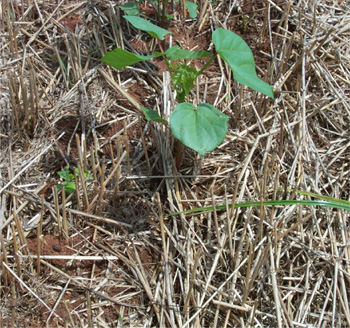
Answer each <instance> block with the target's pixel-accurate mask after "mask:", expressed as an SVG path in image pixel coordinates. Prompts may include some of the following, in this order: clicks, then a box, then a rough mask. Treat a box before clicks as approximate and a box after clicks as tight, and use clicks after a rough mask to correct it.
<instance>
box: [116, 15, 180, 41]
mask: <svg viewBox="0 0 350 328" xmlns="http://www.w3.org/2000/svg"><path fill="white" fill-rule="evenodd" d="M123 17H124V18H125V19H126V20H127V21H128V22H129V23H130V24H131V25H133V26H134V27H135V28H138V29H140V30H142V31H145V32H147V33H148V34H150V35H151V36H153V37H154V38H156V39H159V40H164V35H166V34H173V33H171V32H170V31H168V30H165V29H164V28H161V27H159V26H157V25H154V24H152V23H151V22H149V21H147V20H145V19H143V18H141V17H138V16H126V15H124V16H123Z"/></svg>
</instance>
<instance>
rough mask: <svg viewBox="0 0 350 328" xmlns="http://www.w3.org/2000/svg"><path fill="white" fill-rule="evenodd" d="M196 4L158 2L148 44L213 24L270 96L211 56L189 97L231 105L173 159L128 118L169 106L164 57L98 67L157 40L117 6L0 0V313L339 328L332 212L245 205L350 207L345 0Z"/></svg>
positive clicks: (130, 322)
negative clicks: (217, 137) (214, 136)
mask: <svg viewBox="0 0 350 328" xmlns="http://www.w3.org/2000/svg"><path fill="white" fill-rule="evenodd" d="M197 3H198V4H199V8H198V18H196V19H191V18H189V17H186V18H185V17H184V13H183V10H182V8H181V6H179V4H177V3H175V8H171V5H169V6H168V7H167V11H168V13H171V14H172V15H173V18H172V19H170V20H169V21H168V22H167V25H166V28H168V29H169V30H171V31H172V32H173V33H174V35H173V36H172V37H171V38H167V39H166V41H165V42H164V43H163V47H168V46H169V45H170V44H178V45H180V46H181V47H183V48H185V49H196V50H198V49H205V50H208V51H213V45H212V43H211V33H212V31H214V30H215V29H216V28H218V27H223V28H227V29H230V30H232V31H234V32H236V33H238V34H239V35H241V36H242V37H243V38H244V40H245V41H246V42H247V43H248V44H249V46H250V47H251V49H252V51H253V54H254V57H255V61H256V64H257V72H258V75H259V76H260V78H262V79H264V80H265V81H266V82H268V83H269V84H271V85H272V86H273V87H274V94H275V98H274V99H273V100H272V99H268V98H266V97H265V96H263V95H261V94H257V93H256V92H254V91H252V90H251V89H249V88H247V87H244V86H241V85H238V84H237V83H236V82H235V81H234V80H233V78H232V74H231V72H230V71H229V70H228V68H227V67H226V66H225V64H224V62H222V61H216V62H214V63H213V65H212V66H210V67H209V68H208V69H207V70H206V71H205V74H204V75H203V76H202V77H200V78H199V79H198V81H197V85H196V88H195V91H194V92H193V93H192V94H191V98H192V100H193V102H194V103H200V102H208V103H211V104H214V105H215V106H216V107H217V108H218V109H220V110H221V111H223V112H224V113H225V114H226V115H228V116H229V117H230V120H229V124H228V131H227V136H226V138H225V140H224V142H223V143H222V144H221V145H220V146H219V147H218V148H217V149H216V150H214V151H213V152H212V153H211V154H207V155H206V156H205V157H200V156H199V155H197V154H196V153H195V152H193V151H192V150H189V149H187V150H185V154H184V158H183V161H182V164H181V167H180V169H179V170H178V169H176V165H175V162H174V161H175V159H174V156H175V155H174V154H175V150H174V147H175V145H174V140H173V138H172V137H171V134H170V132H169V130H168V129H166V128H164V127H162V126H157V125H155V124H153V123H148V122H147V121H145V119H144V118H143V116H142V115H140V114H142V113H141V111H140V105H143V106H146V107H148V108H152V109H155V110H157V111H158V112H159V113H160V114H161V115H162V116H163V117H165V118H166V117H168V115H169V113H171V111H172V109H173V107H174V105H175V103H174V97H173V95H172V94H171V89H170V88H171V85H170V83H169V81H168V78H167V75H166V72H165V65H164V64H163V63H162V62H161V61H159V60H154V61H153V62H146V63H140V64H138V65H135V66H133V67H128V68H126V69H124V70H123V71H122V72H117V71H116V70H114V69H111V68H109V67H107V66H106V65H105V64H103V63H101V62H100V61H99V58H101V57H102V56H103V55H104V53H105V52H106V51H108V50H112V49H113V48H115V46H116V45H117V46H118V47H124V48H125V49H128V50H129V51H137V52H138V53H140V54H149V53H152V52H153V51H154V50H158V48H157V44H156V43H155V42H154V41H153V40H152V39H151V38H150V37H149V36H147V35H145V34H143V33H140V32H139V31H136V30H135V29H133V28H132V27H131V26H129V25H127V24H126V22H125V20H124V19H123V18H122V14H123V13H122V12H121V11H120V10H119V7H118V6H119V4H120V3H119V2H117V1H61V2H55V1H40V0H39V1H33V2H32V1H17V2H7V1H3V2H2V4H1V16H0V23H1V26H0V28H1V31H0V32H1V47H0V48H1V56H0V77H1V84H0V120H1V123H0V141H1V153H0V229H1V233H0V238H1V239H0V243H1V250H0V254H1V257H0V261H1V268H0V270H1V271H0V273H1V279H0V297H1V302H0V323H1V326H4V327H11V326H12V327H45V326H47V327H63V326H66V327H87V326H94V327H122V326H124V327H141V326H142V327H249V326H251V327H269V326H270V327H350V311H349V308H350V307H349V296H350V248H349V247H350V222H349V211H346V210H344V209H339V208H334V207H325V206H314V205H283V206H282V205H281V204H279V205H277V206H264V204H263V202H264V201H267V200H314V199H319V197H318V196H315V195H313V196H312V195H311V194H310V193H316V194H319V195H323V196H329V197H333V198H336V199H338V200H340V199H342V200H344V201H349V200H350V167H349V153H350V60H349V58H350V47H349V40H350V13H349V5H350V4H349V2H348V1H341V0H337V1H335V0H334V1H325V0H322V1H317V2H313V1H277V0H276V1H244V0H243V1H222V0H216V1H213V2H212V3H211V2H209V1H208V2H206V1H197ZM156 9H157V8H156ZM142 11H143V15H144V16H143V17H145V18H147V19H149V20H152V21H153V22H155V23H156V19H157V15H156V11H155V9H154V8H152V6H151V4H150V3H149V2H144V3H143V4H142ZM186 15H187V16H188V14H186ZM203 64H204V62H201V61H196V62H195V63H194V65H195V66H196V67H197V68H200V67H202V66H203ZM67 165H69V166H70V173H73V172H74V168H76V167H78V168H79V170H78V171H77V172H78V174H77V176H76V180H75V181H76V182H75V185H76V191H75V192H73V193H71V194H67V193H64V194H63V193H62V190H60V189H58V190H57V184H58V183H61V182H62V179H61V177H60V176H59V175H58V172H59V171H63V170H64V168H65V167H66V166H67ZM84 169H85V171H86V172H87V174H86V176H85V177H83V174H82V172H83V171H84ZM79 172H80V173H81V176H80V177H79ZM67 174H68V172H67ZM82 178H83V179H82ZM305 192H306V193H305ZM321 200H322V198H321ZM323 200H324V199H323ZM254 201H256V202H260V204H259V205H258V206H252V205H250V206H248V207H244V208H241V207H237V204H241V203H245V202H254ZM222 204H224V205H225V204H226V206H223V207H221V208H220V209H217V210H213V206H214V207H215V205H222ZM207 206H209V207H210V206H211V207H212V208H211V209H210V210H208V211H204V210H203V211H200V212H196V213H192V214H178V215H173V216H169V214H171V213H173V212H178V211H185V210H188V209H192V208H199V207H207ZM37 236H40V238H37Z"/></svg>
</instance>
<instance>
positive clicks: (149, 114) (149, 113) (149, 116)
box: [142, 106, 168, 124]
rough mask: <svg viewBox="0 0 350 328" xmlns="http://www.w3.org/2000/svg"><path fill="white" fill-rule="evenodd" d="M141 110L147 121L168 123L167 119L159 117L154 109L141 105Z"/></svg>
mask: <svg viewBox="0 0 350 328" xmlns="http://www.w3.org/2000/svg"><path fill="white" fill-rule="evenodd" d="M142 110H143V112H144V114H145V117H146V120H147V121H152V122H158V123H164V124H168V121H167V120H165V119H164V118H161V117H160V116H159V114H158V113H157V112H156V111H155V110H153V109H148V108H146V107H143V106H142Z"/></svg>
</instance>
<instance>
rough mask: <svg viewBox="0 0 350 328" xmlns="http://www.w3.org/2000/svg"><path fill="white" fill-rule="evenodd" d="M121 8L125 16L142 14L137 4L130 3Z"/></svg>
mask: <svg viewBox="0 0 350 328" xmlns="http://www.w3.org/2000/svg"><path fill="white" fill-rule="evenodd" d="M119 8H120V9H121V10H123V11H124V13H125V14H127V15H130V16H136V15H138V14H140V8H139V7H137V2H129V3H126V4H125V5H120V6H119Z"/></svg>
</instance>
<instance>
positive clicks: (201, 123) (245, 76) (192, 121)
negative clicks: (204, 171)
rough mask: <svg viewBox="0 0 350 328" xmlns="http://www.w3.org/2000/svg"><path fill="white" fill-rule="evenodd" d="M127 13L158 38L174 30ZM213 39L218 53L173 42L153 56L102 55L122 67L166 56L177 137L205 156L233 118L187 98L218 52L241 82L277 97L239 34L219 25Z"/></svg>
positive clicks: (149, 114)
mask: <svg viewBox="0 0 350 328" xmlns="http://www.w3.org/2000/svg"><path fill="white" fill-rule="evenodd" d="M193 10H194V8H193ZM193 14H194V12H193ZM123 17H124V18H125V19H126V20H127V21H128V22H129V23H131V24H132V25H133V26H134V27H136V28H138V29H140V30H143V31H146V32H147V33H149V34H150V35H151V36H152V37H154V38H156V39H158V40H164V37H165V35H167V34H171V32H170V31H167V30H165V29H163V28H160V27H158V26H156V25H154V24H152V23H150V22H148V21H147V20H145V19H143V18H141V17H138V16H130V15H129V16H123ZM212 41H213V44H214V46H215V50H216V53H214V54H212V53H209V52H207V51H204V50H199V51H188V50H184V49H181V48H179V47H178V46H173V47H171V48H169V49H167V50H166V51H163V50H162V48H161V47H160V49H161V52H155V53H154V54H153V55H149V56H141V55H138V54H134V53H131V52H129V51H126V50H124V49H120V48H117V49H114V50H113V51H110V52H107V53H106V54H105V56H103V58H101V61H103V62H105V63H106V64H108V65H110V66H112V67H114V68H116V69H118V70H122V69H123V68H124V67H126V66H128V65H134V64H136V63H138V62H141V61H144V60H149V59H152V58H155V57H163V58H164V60H165V63H166V65H167V67H168V70H169V73H170V77H171V80H172V85H173V88H174V90H175V91H176V97H177V101H178V103H179V104H178V105H177V106H176V107H175V109H174V111H173V112H172V114H171V116H170V121H169V124H170V129H171V131H172V133H173V135H174V136H175V138H177V139H178V140H179V141H180V142H181V143H183V144H184V145H185V146H187V147H189V148H191V149H193V150H195V151H197V152H198V153H199V154H200V155H202V156H204V155H205V154H206V153H207V152H210V151H212V150H214V149H215V148H216V147H217V146H218V145H219V144H220V143H221V142H222V141H223V140H224V138H225V136H226V132H227V122H228V120H229V118H228V116H227V115H225V114H223V113H221V112H220V111H219V110H217V109H216V108H215V107H213V106H212V105H210V104H206V103H204V104H199V105H198V106H197V107H195V106H193V105H192V104H191V103H188V102H186V99H187V98H188V96H189V94H190V92H191V90H192V89H193V87H194V83H195V81H196V79H197V78H198V76H200V75H201V74H202V73H203V72H204V70H205V69H206V68H207V67H209V65H210V64H211V63H212V62H213V61H214V60H215V59H216V56H220V58H221V59H223V60H224V61H225V62H226V63H227V64H228V66H229V67H230V68H231V70H232V73H233V76H234V78H235V79H236V81H237V82H239V83H241V84H244V85H246V86H248V87H250V88H252V89H254V90H255V91H258V92H260V93H262V94H264V95H266V96H268V97H271V98H273V90H272V87H271V86H270V85H268V84H267V83H266V82H264V81H262V80H261V79H259V78H258V76H257V74H256V70H255V63H254V57H253V53H252V51H251V50H250V48H249V46H248V45H247V44H246V43H245V42H244V40H243V39H242V38H241V37H240V36H239V35H237V34H235V33H233V32H231V31H228V30H225V29H222V28H219V29H217V30H215V31H214V32H213V34H212ZM159 44H160V43H159ZM206 57H207V58H209V59H208V61H207V63H206V64H205V65H204V66H203V67H202V68H201V69H200V70H197V69H196V68H195V67H193V66H190V65H189V64H188V61H189V60H193V59H199V58H206ZM143 111H144V113H145V116H146V119H147V120H149V121H155V122H158V123H165V124H167V121H166V120H164V119H163V118H161V117H160V116H159V115H158V113H157V112H156V111H153V110H150V109H147V108H144V107H143Z"/></svg>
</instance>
